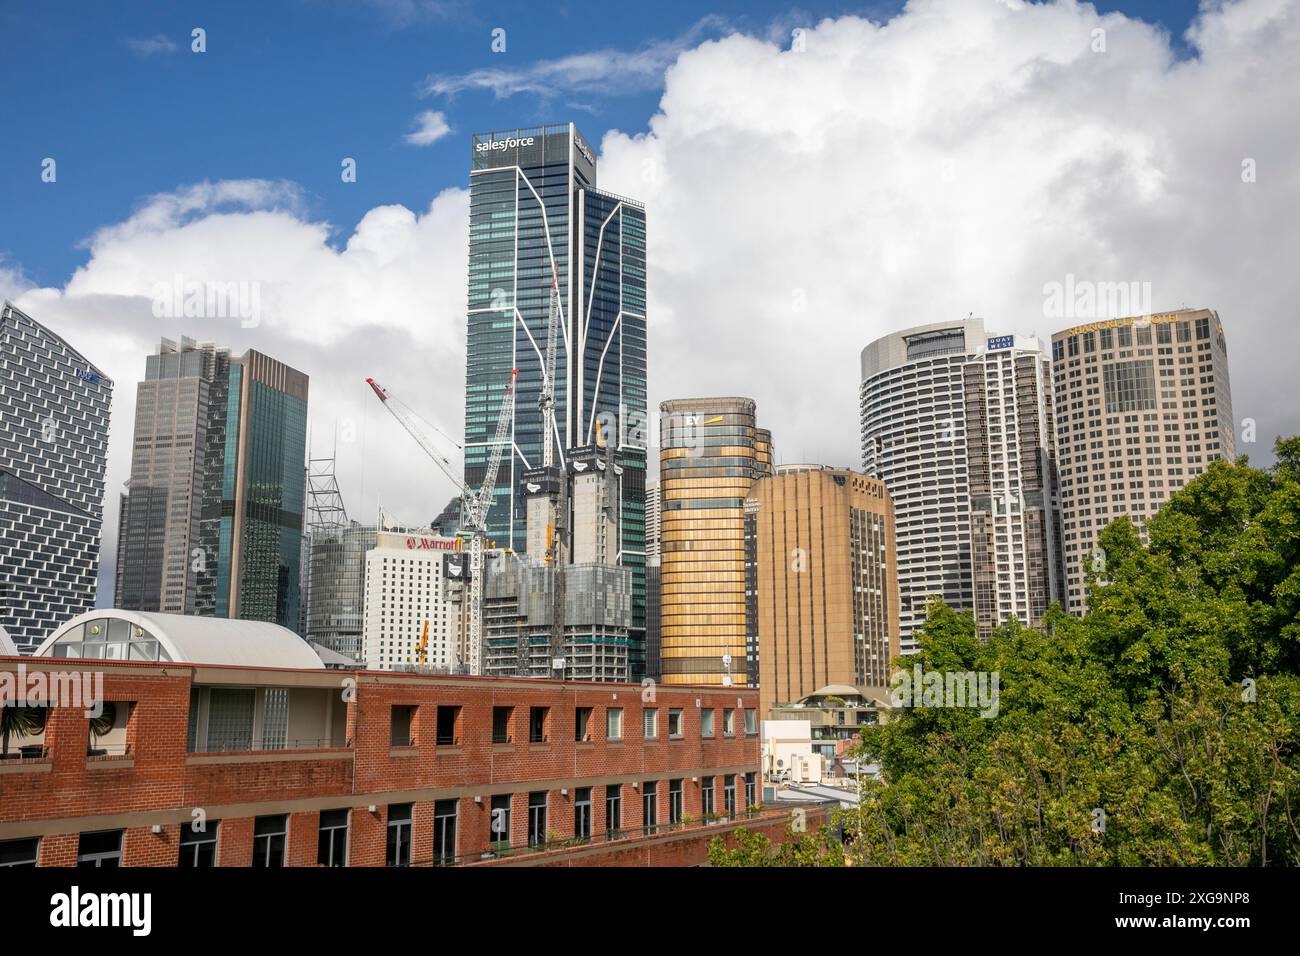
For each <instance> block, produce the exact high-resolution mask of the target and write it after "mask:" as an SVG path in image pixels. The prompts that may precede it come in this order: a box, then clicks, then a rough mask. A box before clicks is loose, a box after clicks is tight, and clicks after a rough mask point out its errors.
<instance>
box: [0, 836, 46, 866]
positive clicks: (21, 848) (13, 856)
mask: <svg viewBox="0 0 1300 956" xmlns="http://www.w3.org/2000/svg"><path fill="white" fill-rule="evenodd" d="M40 848H41V840H40V837H31V838H29V839H26V840H2V841H0V869H4V868H5V867H10V866H35V865H36V860H37V857H38V856H39V853H40Z"/></svg>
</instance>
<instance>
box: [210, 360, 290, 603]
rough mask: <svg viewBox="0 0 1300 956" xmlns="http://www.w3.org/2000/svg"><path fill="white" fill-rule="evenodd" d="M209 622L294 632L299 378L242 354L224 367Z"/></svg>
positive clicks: (284, 368)
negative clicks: (267, 625) (228, 620)
mask: <svg viewBox="0 0 1300 956" xmlns="http://www.w3.org/2000/svg"><path fill="white" fill-rule="evenodd" d="M225 438H226V445H225V453H224V461H223V474H222V486H221V525H220V531H219V533H218V558H217V581H216V585H217V593H216V615H217V617H232V618H242V619H244V620H250V621H271V622H273V623H276V624H279V625H281V626H283V627H287V628H290V629H295V628H297V627H299V601H300V597H301V593H300V592H301V584H300V577H301V562H302V531H303V512H304V509H305V504H306V501H305V499H306V493H307V488H306V486H307V476H306V471H305V470H304V461H305V460H306V452H307V376H306V375H304V374H303V373H302V372H299V371H296V370H295V369H292V368H290V367H289V366H287V365H285V364H284V363H282V362H277V361H276V360H275V359H273V358H269V357H268V356H266V355H263V354H262V353H260V352H256V351H252V350H250V351H249V352H247V353H246V354H245V355H243V356H242V357H241V358H239V359H238V360H235V361H232V362H231V365H230V383H229V391H228V393H227V405H226V434H225Z"/></svg>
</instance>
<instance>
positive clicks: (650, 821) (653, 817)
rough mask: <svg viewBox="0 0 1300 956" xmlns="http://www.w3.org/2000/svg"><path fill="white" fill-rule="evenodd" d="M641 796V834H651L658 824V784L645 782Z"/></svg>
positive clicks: (649, 781)
mask: <svg viewBox="0 0 1300 956" xmlns="http://www.w3.org/2000/svg"><path fill="white" fill-rule="evenodd" d="M642 786H644V787H645V793H643V794H641V832H642V833H649V832H651V831H652V830H653V829H654V828H655V827H656V826H657V825H658V823H659V784H658V783H657V782H656V781H654V780H648V781H646V782H645V783H644V784H643V785H642Z"/></svg>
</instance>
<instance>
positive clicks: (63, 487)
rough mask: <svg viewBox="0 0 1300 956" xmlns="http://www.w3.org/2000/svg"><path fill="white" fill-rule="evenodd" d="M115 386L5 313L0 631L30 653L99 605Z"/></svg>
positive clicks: (1, 316) (36, 326) (62, 345)
mask: <svg viewBox="0 0 1300 956" xmlns="http://www.w3.org/2000/svg"><path fill="white" fill-rule="evenodd" d="M112 397H113V383H112V381H110V380H109V379H108V378H107V376H105V375H104V373H103V372H102V371H101V370H100V369H98V368H97V367H95V366H94V365H93V364H91V362H90V361H89V360H88V359H87V358H86V357H85V356H84V355H82V354H81V353H80V352H79V351H77V350H76V349H75V348H73V347H72V345H70V344H69V343H68V342H66V341H64V340H63V339H62V338H61V337H60V336H58V335H57V334H56V333H54V332H53V331H52V330H50V329H48V328H46V327H45V326H43V325H41V324H40V323H39V322H37V321H36V320H34V319H33V318H31V317H30V316H28V315H26V314H24V313H23V312H20V311H19V310H18V309H16V308H14V307H13V306H12V305H10V304H9V303H8V302H5V303H3V305H2V306H0V629H3V630H5V631H7V632H8V634H9V638H10V639H11V640H12V641H13V643H14V645H15V646H16V647H17V648H18V650H20V651H21V652H23V653H30V652H31V651H32V650H33V649H34V648H35V647H36V645H38V644H39V643H40V642H41V641H42V640H43V639H44V638H45V636H46V635H47V634H49V633H50V631H52V630H53V629H54V628H55V626H56V625H59V624H62V623H63V622H64V621H66V620H68V619H69V618H72V617H74V616H75V615H77V614H80V613H81V612H82V611H85V610H87V609H89V608H91V607H94V605H95V589H96V578H97V576H98V574H99V548H100V532H101V529H102V525H103V515H104V511H103V507H104V466H105V460H106V457H107V454H108V417H109V405H110V403H111V401H112Z"/></svg>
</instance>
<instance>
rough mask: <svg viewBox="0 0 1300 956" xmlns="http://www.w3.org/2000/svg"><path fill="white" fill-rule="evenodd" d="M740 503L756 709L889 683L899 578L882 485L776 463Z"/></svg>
mask: <svg viewBox="0 0 1300 956" xmlns="http://www.w3.org/2000/svg"><path fill="white" fill-rule="evenodd" d="M748 504H749V506H750V507H749V508H748V510H747V513H748V515H751V516H752V525H753V531H752V534H750V535H747V536H746V541H747V545H748V551H749V554H748V555H747V563H748V564H750V565H752V567H753V568H754V569H755V570H754V574H753V577H754V581H755V588H754V589H753V590H754V595H753V596H754V599H755V600H754V602H753V606H754V616H755V620H754V622H753V626H754V627H755V628H756V631H757V635H758V641H757V643H758V651H757V657H758V671H759V681H758V687H759V694H760V700H761V706H760V710H761V711H762V712H763V713H767V711H768V708H770V707H771V706H772V705H773V704H776V703H779V702H782V701H794V700H800V699H802V698H804V697H806V696H808V695H810V694H812V693H814V692H815V691H817V690H818V689H820V688H822V687H826V686H828V685H845V686H850V687H855V688H865V687H878V688H885V687H888V686H889V681H890V677H889V675H890V661H891V660H892V659H893V658H895V657H897V656H898V652H899V645H898V575H897V569H896V567H895V541H894V514H893V507H892V505H891V503H890V500H889V493H888V492H887V491H886V490H885V484H884V482H883V481H880V480H879V479H876V478H868V477H867V476H865V475H860V474H858V473H856V472H852V471H843V470H837V469H831V468H826V467H824V466H821V465H782V466H778V467H777V469H776V473H775V474H773V475H770V476H767V477H764V478H760V479H759V480H758V481H756V482H755V483H754V486H753V489H752V490H751V491H750V494H749V499H748Z"/></svg>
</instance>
